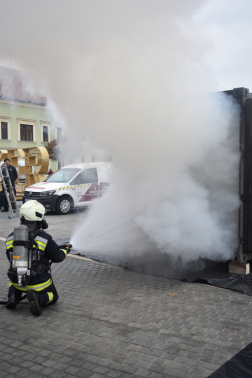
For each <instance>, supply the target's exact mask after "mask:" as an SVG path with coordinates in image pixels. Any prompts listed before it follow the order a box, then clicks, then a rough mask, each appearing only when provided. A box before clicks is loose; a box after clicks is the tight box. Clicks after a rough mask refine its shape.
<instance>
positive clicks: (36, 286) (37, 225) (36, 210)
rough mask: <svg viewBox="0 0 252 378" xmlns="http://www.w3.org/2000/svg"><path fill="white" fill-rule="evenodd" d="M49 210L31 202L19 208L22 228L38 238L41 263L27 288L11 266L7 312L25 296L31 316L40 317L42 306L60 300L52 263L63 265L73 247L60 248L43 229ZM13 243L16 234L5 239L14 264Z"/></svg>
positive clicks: (8, 253)
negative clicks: (19, 283) (54, 280)
mask: <svg viewBox="0 0 252 378" xmlns="http://www.w3.org/2000/svg"><path fill="white" fill-rule="evenodd" d="M45 212H46V210H45V208H44V206H43V205H42V204H41V203H39V202H37V201H35V200H30V201H27V202H26V203H24V204H23V205H22V206H21V208H20V218H21V224H24V225H25V226H27V227H28V229H29V235H33V237H34V235H35V237H34V239H33V240H34V244H33V247H34V248H35V247H36V246H35V244H36V245H37V248H38V251H39V254H38V255H39V258H38V261H36V262H35V271H33V272H32V274H31V277H30V278H29V281H28V284H26V285H25V286H21V287H20V285H19V286H18V281H17V275H16V274H15V272H14V271H13V269H12V265H11V266H10V270H9V271H8V274H7V275H8V277H9V279H10V287H9V293H8V298H9V299H8V302H7V304H6V307H7V308H15V307H16V305H17V302H18V301H20V299H21V297H22V294H23V293H26V294H27V299H28V301H29V303H30V312H31V313H32V314H33V315H35V316H39V315H41V309H40V307H41V306H46V305H51V304H54V303H55V302H56V301H57V300H58V293H57V291H56V288H55V286H54V284H53V281H52V276H51V270H50V262H51V263H52V262H53V263H59V262H61V261H63V260H64V259H65V257H66V255H67V254H68V253H69V252H70V246H68V245H62V246H60V247H59V246H58V245H57V244H56V243H55V241H54V240H53V239H52V237H51V235H49V234H47V233H46V232H45V231H43V229H45V228H47V227H48V225H47V223H46V221H45V219H44V214H45ZM13 242H14V232H12V233H11V234H10V235H9V236H8V238H7V239H6V254H7V257H8V260H9V261H10V262H11V261H12V260H11V259H12V252H13Z"/></svg>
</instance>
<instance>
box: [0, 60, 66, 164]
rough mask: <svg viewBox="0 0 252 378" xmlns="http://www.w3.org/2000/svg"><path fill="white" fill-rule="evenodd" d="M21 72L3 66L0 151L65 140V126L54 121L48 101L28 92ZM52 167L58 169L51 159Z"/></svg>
mask: <svg viewBox="0 0 252 378" xmlns="http://www.w3.org/2000/svg"><path fill="white" fill-rule="evenodd" d="M26 87H27V85H26V81H25V80H24V77H23V75H22V73H21V72H20V71H17V70H13V69H10V68H5V67H0V126H1V127H0V149H1V150H10V149H16V148H21V149H23V148H29V147H44V146H45V145H46V143H48V142H50V141H52V140H55V139H56V140H59V139H60V138H61V137H62V127H61V126H60V125H58V124H56V123H55V122H54V119H53V117H52V115H51V113H50V111H49V109H48V106H47V98H46V97H45V96H39V95H37V94H34V93H31V92H29V91H28V90H27V88H26ZM49 168H51V169H52V170H53V171H56V170H57V169H58V162H57V161H55V160H50V163H49Z"/></svg>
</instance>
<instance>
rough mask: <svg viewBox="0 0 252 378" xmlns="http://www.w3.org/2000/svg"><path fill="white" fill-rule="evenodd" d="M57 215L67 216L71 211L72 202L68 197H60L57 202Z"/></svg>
mask: <svg viewBox="0 0 252 378" xmlns="http://www.w3.org/2000/svg"><path fill="white" fill-rule="evenodd" d="M56 210H57V213H58V214H60V215H66V214H69V213H70V211H71V210H72V201H71V199H70V198H69V197H68V196H62V197H60V199H59V200H58V202H57V207H56Z"/></svg>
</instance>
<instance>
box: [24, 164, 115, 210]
mask: <svg viewBox="0 0 252 378" xmlns="http://www.w3.org/2000/svg"><path fill="white" fill-rule="evenodd" d="M111 168H112V163H86V164H71V165H67V166H65V167H63V168H61V169H60V170H59V171H57V172H55V173H54V174H52V175H51V176H49V177H48V178H47V179H46V180H45V181H43V182H39V183H37V184H34V185H31V186H29V187H28V188H26V189H25V193H24V201H28V200H31V199H33V200H36V201H38V202H40V203H42V204H43V205H44V206H45V208H46V209H47V210H56V211H57V213H58V214H68V213H69V212H70V211H71V209H72V208H74V207H84V206H88V205H90V203H91V201H93V200H94V199H96V198H99V197H100V196H101V195H102V194H103V193H104V192H105V191H106V189H107V188H108V185H109V182H110V176H111Z"/></svg>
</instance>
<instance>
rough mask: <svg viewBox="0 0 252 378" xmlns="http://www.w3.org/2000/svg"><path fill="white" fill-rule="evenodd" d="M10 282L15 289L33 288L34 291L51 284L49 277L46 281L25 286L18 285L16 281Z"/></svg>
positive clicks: (26, 289)
mask: <svg viewBox="0 0 252 378" xmlns="http://www.w3.org/2000/svg"><path fill="white" fill-rule="evenodd" d="M10 282H11V285H13V286H14V287H15V288H16V289H18V290H22V291H29V290H34V291H41V290H44V289H46V288H47V287H48V286H50V285H51V284H52V279H51V278H49V280H47V281H46V282H43V283H40V284H37V285H27V286H18V285H17V284H16V283H14V282H12V281H10Z"/></svg>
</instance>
